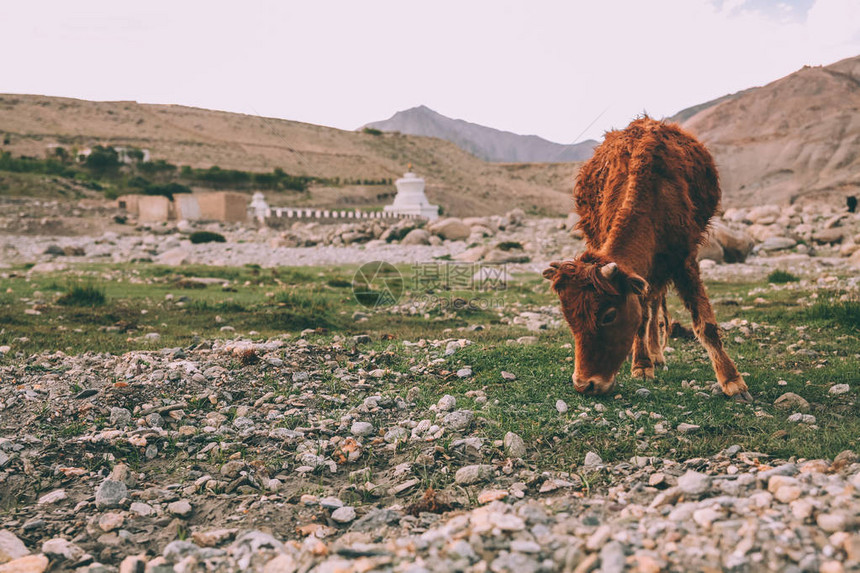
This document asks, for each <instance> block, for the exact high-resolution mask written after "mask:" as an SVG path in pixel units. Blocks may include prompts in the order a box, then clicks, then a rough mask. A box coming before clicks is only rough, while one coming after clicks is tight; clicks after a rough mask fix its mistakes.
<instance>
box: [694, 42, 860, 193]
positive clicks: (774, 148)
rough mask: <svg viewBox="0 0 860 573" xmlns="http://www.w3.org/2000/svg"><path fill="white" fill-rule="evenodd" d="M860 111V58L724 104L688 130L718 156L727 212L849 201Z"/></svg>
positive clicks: (856, 167) (858, 152)
mask: <svg viewBox="0 0 860 573" xmlns="http://www.w3.org/2000/svg"><path fill="white" fill-rule="evenodd" d="M858 110H860V56H858V57H854V58H849V59H846V60H842V61H840V62H837V63H835V64H832V65H829V66H825V67H805V68H803V69H801V70H799V71H797V72H795V73H793V74H791V75H789V76H786V77H784V78H782V79H780V80H777V81H775V82H773V83H770V84H768V85H766V86H763V87H760V88H754V89H750V90H746V91H744V92H740V93H738V94H734V95H733V96H729V97H726V98H721V99H720V100H716V102H715V104H714V105H709V106H707V107H705V108H704V109H701V110H700V111H697V112H695V113H693V114H692V115H691V116H690V117H689V118H688V119H686V120H685V121H683V125H684V127H686V128H687V129H689V130H690V131H692V132H693V133H695V134H697V135H698V136H700V137H701V138H702V139H703V140H704V141H705V142H706V143H707V144H708V147H709V148H710V149H711V151H713V153H714V155H715V156H716V159H717V163H718V165H719V168H720V174H721V176H722V182H723V197H724V201H723V202H724V204H726V205H758V204H763V203H789V202H794V201H797V200H801V199H808V198H824V197H827V198H831V199H833V200H834V201H835V200H836V198H837V196H838V197H839V200H840V201H843V199H842V196H844V195H860V114H858ZM684 115H686V114H685V112H681V114H679V116H680V117H679V119H682V120H683V117H684Z"/></svg>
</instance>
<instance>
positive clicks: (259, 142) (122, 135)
mask: <svg viewBox="0 0 860 573" xmlns="http://www.w3.org/2000/svg"><path fill="white" fill-rule="evenodd" d="M4 142H8V143H4ZM0 143H3V145H2V146H0V150H4V151H9V152H11V153H13V154H14V155H30V156H37V157H43V156H44V155H45V153H46V151H47V150H48V146H49V145H50V144H60V145H62V146H65V147H67V148H69V149H71V148H74V147H77V148H83V147H87V146H92V145H96V144H103V145H114V146H123V145H131V146H135V147H139V148H145V149H148V150H150V152H151V154H152V158H153V159H165V160H167V161H169V162H171V163H174V164H178V165H190V166H192V167H203V168H205V167H210V166H212V165H218V166H220V167H222V168H225V169H243V170H248V171H269V170H271V169H273V168H275V167H281V168H282V169H284V170H285V171H286V172H287V173H290V174H293V175H310V176H317V177H327V178H335V177H339V178H340V179H341V180H342V181H345V180H352V181H355V180H365V179H377V180H378V179H388V178H397V177H399V176H401V175H402V173H403V172H405V171H406V169H407V166H408V164H410V163H412V164H413V166H414V167H413V169H414V170H415V171H416V172H418V173H419V174H420V175H422V176H423V177H425V178H426V180H427V195H428V197H429V199H430V200H431V202H434V203H438V204H440V205H442V206H443V208H444V210H445V213H448V214H453V215H462V216H470V215H485V214H498V213H504V212H505V211H508V210H510V209H512V208H515V207H520V208H522V209H524V210H526V211H528V212H536V213H545V214H564V213H566V212H568V211H569V210H570V209H571V207H572V200H571V198H570V189H571V188H572V186H573V177H574V176H575V174H576V171H577V169H578V165H576V164H573V163H569V164H564V165H558V166H552V167H550V166H547V169H545V170H544V169H535V168H533V167H532V166H517V165H499V164H493V163H486V162H484V161H482V160H480V159H478V158H476V157H475V156H473V155H471V154H469V153H467V152H465V151H463V150H462V149H460V148H459V147H457V146H456V145H454V144H452V143H449V142H447V141H443V140H441V139H436V138H429V137H417V136H410V135H402V134H388V133H385V134H381V135H373V134H368V133H359V132H353V131H343V130H338V129H333V128H328V127H322V126H318V125H311V124H306V123H299V122H295V121H286V120H282V119H272V118H264V117H259V116H251V115H244V114H237V113H227V112H220V111H210V110H205V109H198V108H192V107H184V106H176V105H149V104H139V103H136V102H129V101H121V102H94V101H84V100H77V99H70V98H57V97H46V96H36V95H0ZM561 174H563V175H561ZM393 192H394V188H393V186H380V185H348V186H339V187H315V188H313V189H312V190H311V192H310V194H309V195H298V194H296V195H283V196H275V197H272V198H271V200H272V202H273V203H274V204H293V205H301V206H320V207H340V208H348V207H350V206H371V205H379V204H382V203H387V202H390V201H391V197H392V194H393Z"/></svg>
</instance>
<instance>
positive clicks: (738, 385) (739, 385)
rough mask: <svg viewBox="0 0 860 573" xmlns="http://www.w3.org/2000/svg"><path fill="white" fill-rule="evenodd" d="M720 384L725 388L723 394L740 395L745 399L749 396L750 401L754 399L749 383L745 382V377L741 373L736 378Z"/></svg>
mask: <svg viewBox="0 0 860 573" xmlns="http://www.w3.org/2000/svg"><path fill="white" fill-rule="evenodd" d="M720 386H721V387H722V388H723V394H725V395H726V396H729V397H732V396H740V398H741V399H743V400H746V399H747V398H748V399H749V401H750V402H751V401H752V396H751V395H750V393H749V388H748V387H747V383H746V382H744V379H743V377H742V376H741V375H740V374H738V376H737V377H736V378H732V379H731V380H728V381H726V382H722V383H720Z"/></svg>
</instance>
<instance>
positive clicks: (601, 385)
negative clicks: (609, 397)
mask: <svg viewBox="0 0 860 573" xmlns="http://www.w3.org/2000/svg"><path fill="white" fill-rule="evenodd" d="M573 389H574V390H576V391H577V392H579V393H581V394H585V395H586V396H600V395H602V394H608V393H610V392H612V391H613V390H615V376H613V377H612V378H609V379H606V378H603V377H601V376H590V377H588V378H579V377H577V376H576V374H574V375H573Z"/></svg>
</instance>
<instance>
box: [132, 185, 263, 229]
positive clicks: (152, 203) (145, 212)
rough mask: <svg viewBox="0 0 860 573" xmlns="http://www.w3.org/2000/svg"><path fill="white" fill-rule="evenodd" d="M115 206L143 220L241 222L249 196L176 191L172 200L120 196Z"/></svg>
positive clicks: (144, 196) (224, 192)
mask: <svg viewBox="0 0 860 573" xmlns="http://www.w3.org/2000/svg"><path fill="white" fill-rule="evenodd" d="M116 205H117V207H118V208H120V209H123V210H125V211H126V212H127V213H128V214H129V215H131V216H133V217H136V218H137V219H138V221H140V222H145V223H159V222H166V221H172V220H186V221H201V220H202V221H225V222H230V223H241V222H243V221H246V220H247V218H248V197H247V196H246V195H244V194H242V193H235V192H231V191H212V192H204V193H191V194H179V195H174V197H173V199H172V200H171V199H168V198H167V197H162V196H158V195H121V196H120V197H118V198H117V201H116Z"/></svg>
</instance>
